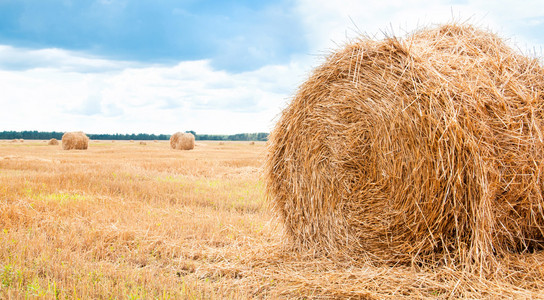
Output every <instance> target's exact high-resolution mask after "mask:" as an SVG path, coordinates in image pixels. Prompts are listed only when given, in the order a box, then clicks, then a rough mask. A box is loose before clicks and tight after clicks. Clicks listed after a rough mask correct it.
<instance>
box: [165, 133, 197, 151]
mask: <svg viewBox="0 0 544 300" xmlns="http://www.w3.org/2000/svg"><path fill="white" fill-rule="evenodd" d="M170 147H172V149H176V150H192V149H194V148H195V136H194V135H193V134H192V133H188V132H187V133H183V132H176V133H174V134H173V135H172V136H171V137H170Z"/></svg>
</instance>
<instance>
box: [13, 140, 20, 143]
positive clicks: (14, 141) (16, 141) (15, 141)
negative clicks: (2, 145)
mask: <svg viewBox="0 0 544 300" xmlns="http://www.w3.org/2000/svg"><path fill="white" fill-rule="evenodd" d="M11 142H12V143H18V142H19V140H18V139H13V140H11Z"/></svg>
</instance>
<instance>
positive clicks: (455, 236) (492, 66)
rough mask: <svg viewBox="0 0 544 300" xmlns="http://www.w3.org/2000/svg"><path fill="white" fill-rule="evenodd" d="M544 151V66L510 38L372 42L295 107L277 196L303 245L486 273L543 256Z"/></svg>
mask: <svg viewBox="0 0 544 300" xmlns="http://www.w3.org/2000/svg"><path fill="white" fill-rule="evenodd" d="M543 141H544V69H543V67H542V66H541V65H540V64H539V62H538V60H537V59H532V58H528V57H524V56H522V55H520V54H517V53H516V52H515V51H513V50H512V49H510V48H509V47H508V46H507V45H506V44H505V43H504V42H503V41H502V40H501V39H500V38H499V37H497V36H496V35H494V34H492V33H489V32H485V31H481V30H479V29H477V28H474V27H472V26H467V25H463V26H460V25H444V26H440V27H438V28H434V29H426V30H421V31H418V32H415V33H414V34H412V35H410V36H408V37H407V38H405V39H403V40H401V39H397V38H388V39H385V40H382V41H374V40H370V39H366V38H362V39H361V40H359V41H357V42H355V43H352V44H349V45H347V46H346V47H345V48H344V49H343V50H340V51H339V52H337V53H333V54H332V55H331V56H330V57H329V58H328V59H327V61H326V62H325V63H324V64H323V65H322V66H320V67H318V68H317V69H316V70H315V71H314V72H313V74H312V75H311V76H310V78H309V79H308V81H306V82H305V83H304V84H303V85H302V86H301V87H300V89H299V90H298V92H297V94H296V95H295V97H294V99H293V100H292V102H291V103H290V105H289V106H288V107H287V108H286V109H285V110H284V111H283V113H282V116H281V118H280V119H279V121H278V123H277V124H276V126H275V128H274V130H273V132H272V134H271V136H270V141H269V148H268V149H269V150H268V154H267V162H266V167H265V169H266V170H265V177H266V190H267V195H268V198H269V201H271V203H272V204H273V205H274V208H275V211H276V212H277V214H278V215H279V217H280V219H281V220H282V222H283V224H284V225H285V226H284V227H285V231H286V234H287V236H289V237H290V239H291V240H292V242H293V243H294V245H296V247H298V248H299V249H310V250H312V251H320V252H322V253H329V254H334V253H336V254H338V255H340V254H341V255H349V256H351V257H354V258H357V259H369V258H370V259H373V260H374V261H382V262H389V263H398V262H401V263H403V262H404V263H413V262H418V261H434V262H438V261H442V262H447V261H449V262H451V261H453V262H457V263H467V264H465V265H469V263H470V265H472V266H482V265H484V264H486V263H489V262H492V261H495V259H494V257H495V256H496V255H501V254H505V253H509V252H526V251H533V250H535V249H542V248H543V245H544V200H543V192H544V191H543V188H544V185H543V183H542V182H543V181H542V175H543V174H544V163H543V158H544V142H543ZM491 265H492V264H491Z"/></svg>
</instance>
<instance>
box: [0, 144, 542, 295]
mask: <svg viewBox="0 0 544 300" xmlns="http://www.w3.org/2000/svg"><path fill="white" fill-rule="evenodd" d="M264 158H265V145H264V143H261V142H256V143H255V145H251V146H250V145H249V143H247V142H245V143H244V142H240V143H237V142H228V143H226V144H224V145H219V142H203V141H199V145H198V146H197V147H195V149H194V150H192V151H170V144H169V142H168V141H159V142H157V143H148V144H147V146H146V147H141V146H140V145H139V144H138V143H130V142H128V141H124V142H116V143H111V142H110V141H100V142H97V143H96V144H93V147H91V148H89V149H88V150H87V151H63V150H62V149H61V148H60V147H50V146H47V144H46V143H43V142H41V141H39V142H38V141H32V140H27V141H26V142H25V143H24V144H20V143H19V144H17V143H10V142H2V143H0V228H1V229H2V230H0V280H1V281H0V298H2V299H14V298H24V297H39V298H55V297H58V298H60V299H63V298H72V299H73V298H80V299H104V298H119V299H126V298H132V299H135V298H139V299H152V298H160V299H164V298H171V299H172V298H175V299H180V298H181V299H186V298H188V299H210V298H211V299H225V298H227V299H230V298H235V299H248V298H272V299H273V298H306V299H315V298H320V299H330V298H346V297H352V298H368V299H373V298H376V299H383V298H390V299H396V298H399V297H401V296H404V297H410V298H428V299H436V298H458V297H467V298H539V297H541V291H542V290H543V289H544V282H543V279H542V278H543V277H544V276H543V274H544V267H543V266H542V263H541V262H542V260H543V259H544V255H543V254H542V253H532V254H531V253H527V254H518V255H511V256H506V257H504V258H501V261H500V264H499V265H500V266H501V267H500V268H499V269H497V270H496V271H495V273H493V274H491V275H488V276H486V277H482V276H478V275H474V274H473V273H467V272H465V271H463V270H460V269H455V268H451V267H441V266H430V265H421V266H385V265H376V264H373V263H372V262H368V263H365V262H360V261H351V260H343V261H340V260H336V259H330V258H327V257H326V256H323V255H321V254H318V253H312V252H306V253H300V252H297V251H293V250H291V248H290V247H289V244H288V243H285V241H284V238H283V236H282V230H281V226H279V225H280V224H279V223H278V222H277V220H276V219H275V218H274V217H273V215H272V214H271V212H270V209H269V208H268V207H267V205H266V204H265V203H264V192H263V183H262V181H261V180H260V178H259V174H260V172H261V166H262V165H263V163H264Z"/></svg>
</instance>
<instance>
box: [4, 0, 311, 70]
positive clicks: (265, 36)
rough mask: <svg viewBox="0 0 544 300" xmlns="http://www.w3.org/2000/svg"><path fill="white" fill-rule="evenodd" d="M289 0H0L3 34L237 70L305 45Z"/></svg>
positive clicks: (31, 43) (17, 41)
mask: <svg viewBox="0 0 544 300" xmlns="http://www.w3.org/2000/svg"><path fill="white" fill-rule="evenodd" d="M291 7H292V3H291V2H290V1H279V2H271V1H192V0H189V1H186V0H182V1H180V0H166V1H157V0H135V1H128V0H124V1H123V0H121V1H119V0H111V1H105V0H103V1H95V0H73V1H69V0H13V1H0V29H1V31H0V39H1V41H2V42H3V43H7V44H10V45H16V46H21V47H29V48H49V47H52V48H61V49H66V50H74V51H84V52H89V53H92V54H93V55H99V56H101V57H105V58H109V59H120V60H135V61H140V62H146V63H175V62H177V61H182V60H199V59H207V58H211V65H212V66H213V67H215V68H218V69H225V70H229V71H233V72H239V71H245V70H251V69H255V68H258V67H260V66H262V65H264V64H271V63H272V64H275V63H285V62H288V61H289V56H290V54H291V53H294V52H301V51H306V50H307V49H308V48H307V45H306V42H305V41H304V39H300V38H298V36H300V35H301V34H302V33H303V28H302V26H301V24H300V23H299V22H298V20H297V16H296V15H295V14H294V13H293V12H292V11H290V8H291Z"/></svg>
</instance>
